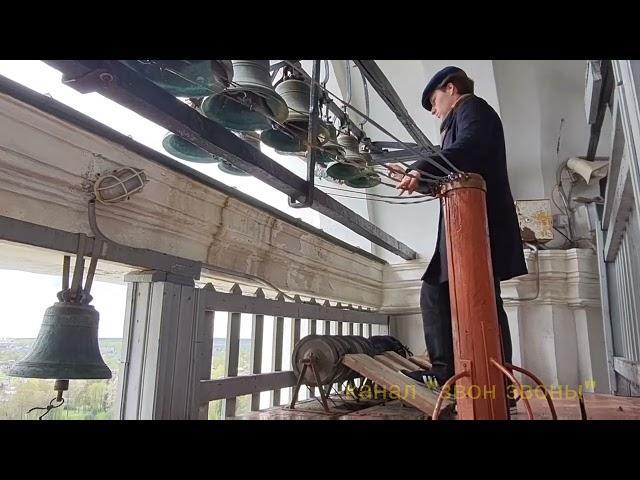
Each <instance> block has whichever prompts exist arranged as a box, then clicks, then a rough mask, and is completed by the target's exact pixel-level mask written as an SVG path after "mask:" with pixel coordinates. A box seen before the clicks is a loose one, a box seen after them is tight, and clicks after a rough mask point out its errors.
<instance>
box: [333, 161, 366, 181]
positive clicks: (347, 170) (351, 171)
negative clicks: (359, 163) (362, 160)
mask: <svg viewBox="0 0 640 480" xmlns="http://www.w3.org/2000/svg"><path fill="white" fill-rule="evenodd" d="M361 175H362V169H360V168H358V167H356V166H355V165H351V164H350V163H341V162H335V163H333V164H332V165H329V168H327V176H329V177H331V178H333V179H334V180H343V181H346V180H351V179H352V178H356V177H359V176H361Z"/></svg>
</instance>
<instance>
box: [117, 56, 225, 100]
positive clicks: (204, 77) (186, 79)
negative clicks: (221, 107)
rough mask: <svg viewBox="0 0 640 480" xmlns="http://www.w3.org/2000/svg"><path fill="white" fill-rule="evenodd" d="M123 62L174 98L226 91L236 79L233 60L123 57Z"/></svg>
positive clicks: (196, 96)
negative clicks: (146, 60)
mask: <svg viewBox="0 0 640 480" xmlns="http://www.w3.org/2000/svg"><path fill="white" fill-rule="evenodd" d="M123 63H124V64H125V65H126V66H127V67H129V68H131V69H132V70H134V71H136V72H138V73H139V74H140V75H142V76H143V77H145V78H146V79H148V80H150V81H151V82H153V83H155V84H156V85H158V86H159V87H160V88H162V89H163V90H165V91H167V92H168V93H170V94H171V95H173V96H174V97H183V98H186V97H191V98H198V97H206V96H207V95H211V94H215V93H218V92H221V91H222V90H224V89H225V88H226V87H227V85H228V84H229V81H230V80H231V79H232V78H233V66H232V64H231V61H230V60H153V61H151V62H143V61H140V60H123Z"/></svg>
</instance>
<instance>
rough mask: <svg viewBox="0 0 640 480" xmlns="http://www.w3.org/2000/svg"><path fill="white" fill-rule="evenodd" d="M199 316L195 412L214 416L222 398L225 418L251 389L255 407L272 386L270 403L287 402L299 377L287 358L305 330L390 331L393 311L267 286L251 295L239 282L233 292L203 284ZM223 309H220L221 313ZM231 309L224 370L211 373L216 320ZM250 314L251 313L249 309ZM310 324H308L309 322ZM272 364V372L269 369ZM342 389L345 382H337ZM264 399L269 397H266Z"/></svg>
mask: <svg viewBox="0 0 640 480" xmlns="http://www.w3.org/2000/svg"><path fill="white" fill-rule="evenodd" d="M198 310H199V312H198V322H197V326H196V328H197V329H198V333H197V343H196V346H197V347H196V348H197V350H196V359H197V360H196V375H197V379H198V385H197V392H196V395H195V398H196V402H197V405H194V410H193V411H194V412H197V413H196V414H194V417H197V418H200V419H207V418H209V414H208V412H209V403H210V402H213V401H218V400H219V401H222V402H223V408H222V415H221V418H230V417H234V416H236V414H237V407H238V405H237V399H238V397H241V396H244V395H251V404H250V410H252V411H255V410H259V409H260V407H261V402H260V400H261V398H260V394H261V393H262V392H271V394H270V397H269V402H268V405H263V406H264V407H265V408H266V407H267V406H276V405H282V404H283V398H282V397H283V396H282V389H289V391H290V389H291V387H293V386H294V385H295V383H296V377H295V375H294V373H293V371H291V370H284V369H283V368H284V365H285V363H288V362H285V360H287V359H289V358H290V357H291V353H292V349H293V346H294V345H295V344H296V342H297V341H298V340H299V339H300V338H301V336H303V330H304V334H309V333H317V334H324V335H362V336H365V337H369V336H371V335H385V334H388V325H389V316H388V315H386V314H380V313H376V312H373V311H371V310H368V309H366V308H362V307H353V306H351V305H346V306H343V305H341V304H339V303H338V304H334V305H332V304H331V303H330V302H328V301H325V302H324V303H322V304H319V303H318V302H317V301H316V300H315V299H310V300H303V299H301V298H300V297H298V296H296V297H294V299H293V300H287V299H285V297H284V295H282V294H279V295H278V296H277V297H276V298H274V299H269V298H265V295H264V293H263V292H262V290H261V289H258V290H257V291H256V292H255V293H254V294H252V295H246V294H244V293H243V292H242V290H241V288H240V287H239V286H238V285H234V286H233V288H232V289H231V291H230V292H229V293H225V292H219V291H216V290H215V289H213V287H212V286H211V285H210V284H209V285H207V286H205V287H204V288H202V289H200V291H199V295H198ZM216 312H218V315H215V313H216ZM222 312H227V316H228V317H227V329H226V338H225V347H224V352H225V363H224V376H223V377H222V378H211V366H212V356H213V350H212V349H213V342H214V337H213V331H214V322H215V321H217V319H218V318H219V317H220V315H221V314H222V315H224V314H223V313H222ZM243 314H248V315H251V317H250V318H251V349H250V356H249V372H248V373H247V374H244V375H239V360H240V332H241V321H242V315H243ZM245 316H246V315H245ZM285 319H287V324H289V325H290V328H289V329H288V330H289V331H290V338H289V339H288V341H286V342H285ZM265 323H273V327H272V334H271V335H269V337H271V341H270V342H266V337H267V335H265ZM303 327H304V328H303ZM265 349H267V350H271V365H270V366H269V367H270V368H269V367H267V366H266V365H264V362H263V357H264V355H263V353H265ZM268 369H270V370H271V371H270V372H266V370H268ZM335 387H336V388H337V389H340V388H342V387H343V386H341V385H337V384H336V385H335ZM301 394H302V395H301V397H300V398H307V397H308V395H314V396H315V395H318V394H319V392H318V391H317V389H315V390H314V391H306V392H303V390H301ZM263 403H264V402H263Z"/></svg>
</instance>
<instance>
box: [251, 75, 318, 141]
mask: <svg viewBox="0 0 640 480" xmlns="http://www.w3.org/2000/svg"><path fill="white" fill-rule="evenodd" d="M275 90H276V92H277V93H278V94H279V95H280V96H281V97H282V99H283V100H284V101H285V102H286V104H287V107H288V108H289V115H288V117H287V121H286V122H284V125H283V126H280V125H274V126H273V127H272V128H271V129H269V130H265V131H263V132H262V134H261V135H260V140H262V142H263V143H264V144H265V145H269V146H270V147H272V148H274V149H275V150H276V151H282V152H302V151H304V150H306V149H307V138H308V131H309V107H310V102H311V88H310V87H309V85H308V84H307V83H305V82H304V81H303V80H298V79H295V78H290V79H288V80H284V81H283V82H281V83H279V84H278V85H276V88H275ZM317 139H318V140H317V144H318V145H322V144H324V143H325V142H326V141H327V140H328V139H329V130H328V129H327V127H326V126H325V125H324V124H323V123H322V122H320V123H319V125H318V137H317Z"/></svg>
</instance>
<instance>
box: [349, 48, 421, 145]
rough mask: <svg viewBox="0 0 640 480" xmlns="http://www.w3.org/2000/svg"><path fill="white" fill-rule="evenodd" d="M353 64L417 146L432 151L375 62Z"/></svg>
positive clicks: (358, 61)
mask: <svg viewBox="0 0 640 480" xmlns="http://www.w3.org/2000/svg"><path fill="white" fill-rule="evenodd" d="M354 62H355V64H356V65H357V66H358V68H359V69H360V71H361V72H362V74H363V75H364V76H365V78H366V79H367V81H368V82H369V85H371V86H372V87H373V89H374V90H375V91H376V92H377V93H378V95H380V98H382V100H383V101H384V103H386V104H387V106H388V107H389V108H390V109H391V111H392V112H393V113H395V114H396V117H397V118H398V120H400V123H402V125H403V126H404V128H405V129H406V130H407V132H408V133H409V135H411V138H413V139H414V140H415V142H416V143H417V144H418V146H420V147H422V148H424V149H425V150H427V151H432V150H433V144H432V143H431V142H430V141H429V139H428V138H427V136H426V135H425V134H424V133H422V130H420V128H418V125H416V122H414V121H413V118H411V115H409V112H407V109H406V108H405V106H404V104H403V103H402V100H400V96H399V95H398V93H397V92H396V91H395V89H394V88H393V86H392V85H391V82H389V80H388V79H387V77H386V76H385V74H384V73H383V72H382V70H381V69H380V67H379V66H378V65H377V64H376V62H375V61H374V60H354Z"/></svg>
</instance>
